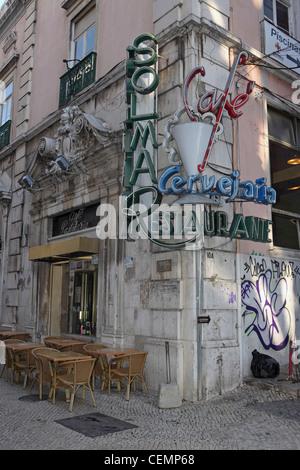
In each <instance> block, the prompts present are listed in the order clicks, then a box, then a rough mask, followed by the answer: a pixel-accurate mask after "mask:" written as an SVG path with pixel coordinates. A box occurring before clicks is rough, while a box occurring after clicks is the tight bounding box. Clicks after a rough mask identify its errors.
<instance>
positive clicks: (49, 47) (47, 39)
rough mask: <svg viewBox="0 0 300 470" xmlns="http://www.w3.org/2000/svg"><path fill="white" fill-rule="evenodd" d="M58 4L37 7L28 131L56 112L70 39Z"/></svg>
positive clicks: (64, 18)
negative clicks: (60, 79) (68, 40)
mask: <svg viewBox="0 0 300 470" xmlns="http://www.w3.org/2000/svg"><path fill="white" fill-rule="evenodd" d="M60 4H61V2H60V1H56V0H55V1H53V0H52V1H50V2H49V1H46V2H45V1H44V2H42V5H40V7H39V6H38V17H37V23H36V38H37V40H36V44H35V48H34V69H33V80H32V94H31V109H30V121H29V127H33V126H35V125H36V124H38V123H39V122H40V121H41V120H42V119H43V118H45V117H46V116H48V115H49V114H51V113H52V112H54V111H55V110H56V109H57V108H58V102H59V84H60V82H59V78H60V77H61V75H63V74H64V73H65V71H66V66H65V64H64V63H63V59H66V58H68V44H67V38H68V37H69V32H68V27H67V18H66V15H65V11H64V10H63V9H62V8H61V6H60Z"/></svg>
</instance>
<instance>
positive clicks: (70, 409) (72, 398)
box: [69, 390, 75, 411]
mask: <svg viewBox="0 0 300 470" xmlns="http://www.w3.org/2000/svg"><path fill="white" fill-rule="evenodd" d="M74 398H75V390H72V395H71V400H70V407H69V411H72V410H73V403H74Z"/></svg>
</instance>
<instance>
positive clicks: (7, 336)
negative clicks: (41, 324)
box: [0, 331, 29, 341]
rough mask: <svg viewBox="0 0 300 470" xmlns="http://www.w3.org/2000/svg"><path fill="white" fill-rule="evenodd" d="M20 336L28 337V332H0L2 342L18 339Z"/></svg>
mask: <svg viewBox="0 0 300 470" xmlns="http://www.w3.org/2000/svg"><path fill="white" fill-rule="evenodd" d="M21 335H29V333H28V331H0V340H2V341H4V340H5V339H10V338H12V337H13V338H14V339H18V337H19V336H21Z"/></svg>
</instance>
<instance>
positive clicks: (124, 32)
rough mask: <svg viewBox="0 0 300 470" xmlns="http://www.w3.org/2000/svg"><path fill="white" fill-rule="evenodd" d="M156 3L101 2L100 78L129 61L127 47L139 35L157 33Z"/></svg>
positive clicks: (149, 0) (136, 0)
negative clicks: (118, 65) (154, 13)
mask: <svg viewBox="0 0 300 470" xmlns="http://www.w3.org/2000/svg"><path fill="white" fill-rule="evenodd" d="M153 3H154V0H143V1H141V0H126V1H121V2H120V1H119V0H102V1H101V2H100V18H99V36H98V45H97V51H98V55H97V64H98V65H97V77H96V78H100V77H101V76H103V75H105V74H106V73H107V72H108V71H109V70H110V69H111V68H112V67H114V66H115V65H116V64H117V63H119V62H120V61H121V60H124V59H125V58H126V48H127V47H128V46H129V45H131V44H132V41H133V40H134V39H135V38H136V37H137V36H138V35H139V34H141V33H145V32H147V33H152V34H153ZM101 18H105V22H101ZM100 51H101V53H100Z"/></svg>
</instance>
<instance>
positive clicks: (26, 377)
mask: <svg viewBox="0 0 300 470" xmlns="http://www.w3.org/2000/svg"><path fill="white" fill-rule="evenodd" d="M27 379H28V372H25V377H24V382H23V388H26V385H27Z"/></svg>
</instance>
